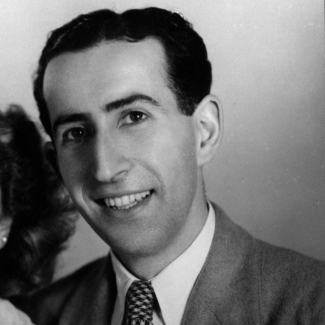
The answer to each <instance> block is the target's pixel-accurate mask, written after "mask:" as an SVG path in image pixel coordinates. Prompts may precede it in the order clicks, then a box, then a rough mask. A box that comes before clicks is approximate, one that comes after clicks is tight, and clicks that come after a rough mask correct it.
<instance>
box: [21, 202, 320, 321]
mask: <svg viewBox="0 0 325 325" xmlns="http://www.w3.org/2000/svg"><path fill="white" fill-rule="evenodd" d="M214 208H215V212H216V230H215V234H214V239H213V242H212V246H211V249H210V252H209V254H208V257H207V260H206V262H205V264H204V266H203V268H202V270H201V272H200V274H199V276H198V278H197V280H196V283H195V285H194V287H193V289H192V292H191V294H190V297H189V300H188V303H187V307H186V310H185V313H184V316H183V320H182V325H185V324H186V325H198V324H218V325H226V324H227V325H228V324H249V325H255V324H259V325H260V324H265V325H271V324H272V325H274V324H283V325H291V324H292V325H293V324H294V325H297V324H301V325H302V324H304V325H306V324H310V325H318V324H323V325H324V324H325V263H324V262H320V261H317V260H314V259H312V258H309V257H306V256H303V255H301V254H298V253H295V252H293V251H290V250H288V249H284V248H279V247H275V246H272V245H269V244H267V243H265V242H262V241H260V240H257V239H254V238H253V237H252V236H251V235H249V234H248V233H247V232H246V231H245V230H244V229H242V228H241V227H239V226H237V225H236V224H234V223H233V222H232V221H231V220H230V219H229V218H228V217H227V216H226V215H225V214H224V213H223V212H222V211H221V210H220V209H219V208H218V207H217V206H214ZM116 294H117V288H116V284H115V274H114V271H113V267H112V264H111V259H110V257H107V258H102V259H99V260H96V261H94V262H92V263H90V264H88V265H86V266H84V267H83V268H81V269H79V270H78V271H76V272H75V273H73V274H72V275H70V276H68V277H66V278H64V279H62V280H60V281H58V282H57V283H54V284H53V285H51V286H50V287H48V288H46V289H44V290H42V291H41V292H39V293H37V294H36V295H35V296H33V297H31V298H30V299H28V301H27V303H26V300H24V299H22V300H17V301H16V304H17V305H18V307H19V308H21V309H23V310H24V311H25V312H27V313H28V314H29V315H30V316H31V318H32V320H33V321H34V322H35V324H37V325H42V324H46V325H57V324H59V325H68V324H69V325H72V324H78V325H86V324H87V325H90V324H96V325H104V324H105V325H107V324H110V320H111V317H112V313H113V308H114V303H115V298H116ZM167 325H169V324H167Z"/></svg>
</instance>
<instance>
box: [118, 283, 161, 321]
mask: <svg viewBox="0 0 325 325" xmlns="http://www.w3.org/2000/svg"><path fill="white" fill-rule="evenodd" d="M154 296H155V292H154V290H153V287H152V285H151V282H150V281H134V282H133V283H132V284H131V286H130V288H129V290H128V292H127V294H126V299H125V322H124V324H126V325H152V314H153V303H154Z"/></svg>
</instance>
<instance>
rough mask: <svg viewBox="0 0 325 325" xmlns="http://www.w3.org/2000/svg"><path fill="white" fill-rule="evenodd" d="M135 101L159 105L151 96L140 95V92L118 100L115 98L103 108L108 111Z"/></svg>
mask: <svg viewBox="0 0 325 325" xmlns="http://www.w3.org/2000/svg"><path fill="white" fill-rule="evenodd" d="M135 102H147V103H149V104H152V105H154V106H160V105H159V104H158V102H157V101H155V100H154V99H153V98H151V97H149V96H146V95H142V94H134V95H131V96H128V97H126V98H122V99H118V100H115V101H113V102H111V103H109V104H106V105H105V110H106V111H107V112H110V111H112V110H115V109H119V108H121V107H123V106H127V105H131V104H133V103H135Z"/></svg>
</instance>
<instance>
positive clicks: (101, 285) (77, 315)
mask: <svg viewBox="0 0 325 325" xmlns="http://www.w3.org/2000/svg"><path fill="white" fill-rule="evenodd" d="M77 290H78V293H76V294H74V295H73V302H71V303H70V304H69V306H68V308H66V310H65V311H64V314H63V317H62V318H61V319H62V322H61V323H60V325H67V324H69V325H70V324H71V325H72V324H78V325H92V324H93V325H108V324H110V322H111V318H112V315H113V310H114V304H115V298H116V292H117V290H116V284H115V274H114V271H113V267H112V262H111V258H110V256H108V257H107V258H106V259H105V260H104V261H103V264H102V265H101V266H100V268H99V269H97V270H94V272H93V273H92V274H90V275H89V276H88V278H87V280H86V281H85V282H84V283H83V285H82V286H80V287H79V288H78V289H77ZM70 319H71V320H73V322H70V321H68V320H70Z"/></svg>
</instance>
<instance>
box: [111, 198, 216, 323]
mask: <svg viewBox="0 0 325 325" xmlns="http://www.w3.org/2000/svg"><path fill="white" fill-rule="evenodd" d="M208 204H209V213H208V218H207V220H206V222H205V225H204V226H203V228H202V230H201V232H200V234H199V235H198V236H197V237H196V239H195V240H194V241H193V243H192V244H191V245H190V246H189V247H188V248H187V250H186V251H185V252H183V253H182V254H181V255H180V256H179V257H178V258H177V259H176V260H174V261H173V262H172V263H170V264H169V265H168V266H167V267H166V268H165V269H163V270H162V271H161V272H160V273H159V274H158V275H157V276H155V277H154V278H153V279H151V280H150V281H151V283H152V286H153V288H154V290H155V294H156V297H157V299H158V302H159V306H160V310H161V314H162V317H163V320H164V322H165V324H180V323H181V320H182V317H183V314H184V311H185V307H186V304H187V300H188V297H189V295H190V293H191V290H192V288H193V286H194V283H195V281H196V278H197V277H198V275H199V273H200V271H201V269H202V267H203V264H204V262H205V260H206V258H207V255H208V252H209V249H210V246H211V243H212V239H213V234H214V229H215V212H214V209H213V207H212V205H211V204H210V202H209V203H208ZM111 257H112V263H113V268H114V271H115V274H116V285H117V290H118V297H117V299H119V305H120V307H121V309H122V310H120V312H121V313H122V314H123V312H124V310H123V308H124V301H125V296H126V293H127V290H128V288H129V287H130V285H131V283H132V282H133V281H135V280H139V279H138V278H136V277H135V276H133V275H132V274H131V273H130V272H129V271H128V270H127V269H126V268H125V267H124V266H123V265H122V263H121V262H120V261H119V260H118V258H117V257H116V256H115V254H114V253H113V252H111ZM193 261H195V263H193Z"/></svg>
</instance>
